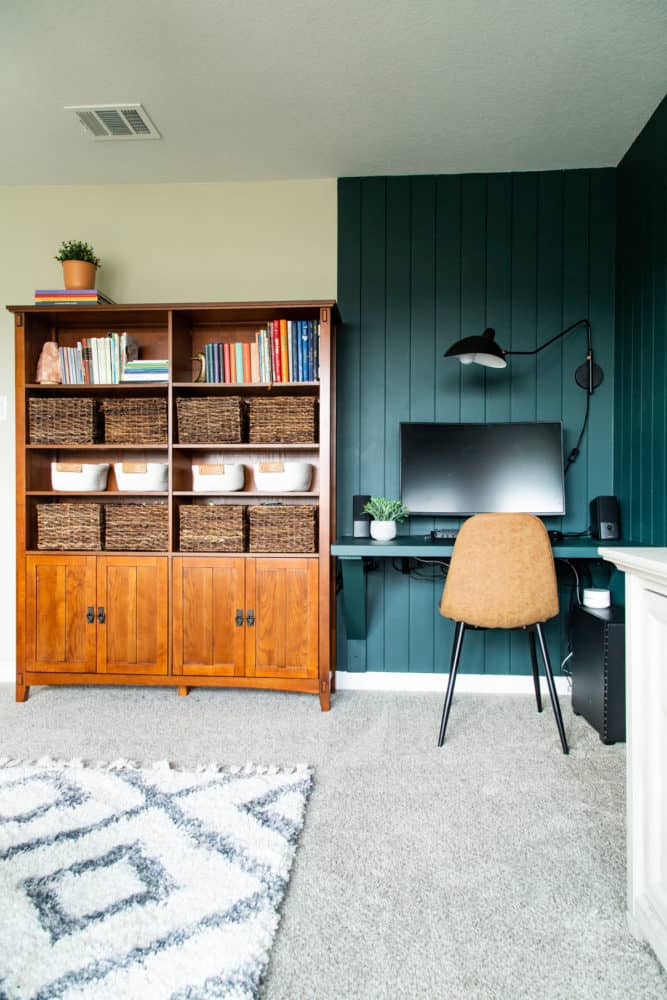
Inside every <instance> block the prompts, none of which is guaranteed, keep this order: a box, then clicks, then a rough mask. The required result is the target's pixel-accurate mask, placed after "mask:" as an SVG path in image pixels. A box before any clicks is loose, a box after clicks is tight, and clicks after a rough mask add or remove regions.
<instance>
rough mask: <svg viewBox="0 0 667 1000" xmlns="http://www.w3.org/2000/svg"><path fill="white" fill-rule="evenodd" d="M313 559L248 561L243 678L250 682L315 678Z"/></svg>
mask: <svg viewBox="0 0 667 1000" xmlns="http://www.w3.org/2000/svg"><path fill="white" fill-rule="evenodd" d="M317 569H318V563H317V559H249V560H248V568H247V580H246V605H247V608H248V610H250V609H252V611H253V612H254V624H253V625H252V626H250V625H246V673H247V674H249V675H251V676H255V677H286V678H288V677H294V678H310V677H317V671H318V666H317V665H318V660H317V655H318V650H317V636H318V587H317Z"/></svg>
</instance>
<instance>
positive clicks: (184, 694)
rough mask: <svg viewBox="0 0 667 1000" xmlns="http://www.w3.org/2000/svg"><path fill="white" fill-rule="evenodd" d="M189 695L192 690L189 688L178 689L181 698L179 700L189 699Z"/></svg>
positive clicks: (180, 687)
mask: <svg viewBox="0 0 667 1000" xmlns="http://www.w3.org/2000/svg"><path fill="white" fill-rule="evenodd" d="M189 694H190V688H189V687H185V686H184V685H183V686H179V688H178V696H179V698H187V696H188V695H189Z"/></svg>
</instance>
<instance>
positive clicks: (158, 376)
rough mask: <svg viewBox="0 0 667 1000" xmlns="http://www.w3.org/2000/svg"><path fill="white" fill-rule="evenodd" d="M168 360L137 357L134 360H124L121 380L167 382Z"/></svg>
mask: <svg viewBox="0 0 667 1000" xmlns="http://www.w3.org/2000/svg"><path fill="white" fill-rule="evenodd" d="M168 381H169V362H168V361H167V360H166V359H164V360H160V361H154V360H152V359H151V360H149V359H148V358H138V359H137V360H136V361H126V362H125V365H124V367H123V374H122V376H121V382H168Z"/></svg>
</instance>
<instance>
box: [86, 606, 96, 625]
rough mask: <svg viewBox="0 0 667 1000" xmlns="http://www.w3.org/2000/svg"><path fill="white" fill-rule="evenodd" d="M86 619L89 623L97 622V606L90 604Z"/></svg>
mask: <svg viewBox="0 0 667 1000" xmlns="http://www.w3.org/2000/svg"><path fill="white" fill-rule="evenodd" d="M86 621H87V622H88V624H89V625H94V624H95V608H94V607H92V605H89V606H88V610H87V611H86Z"/></svg>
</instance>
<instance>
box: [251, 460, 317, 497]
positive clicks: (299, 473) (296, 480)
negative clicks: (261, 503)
mask: <svg viewBox="0 0 667 1000" xmlns="http://www.w3.org/2000/svg"><path fill="white" fill-rule="evenodd" d="M312 478H313V466H312V464H311V463H310V462H283V461H273V462H256V463H255V486H256V487H257V489H258V490H260V491H262V492H266V493H306V492H307V491H308V490H309V489H310V483H311V480H312Z"/></svg>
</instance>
